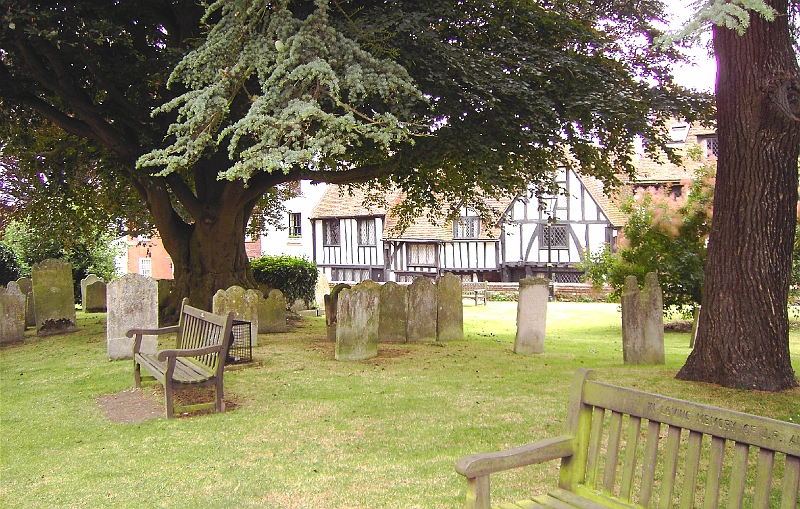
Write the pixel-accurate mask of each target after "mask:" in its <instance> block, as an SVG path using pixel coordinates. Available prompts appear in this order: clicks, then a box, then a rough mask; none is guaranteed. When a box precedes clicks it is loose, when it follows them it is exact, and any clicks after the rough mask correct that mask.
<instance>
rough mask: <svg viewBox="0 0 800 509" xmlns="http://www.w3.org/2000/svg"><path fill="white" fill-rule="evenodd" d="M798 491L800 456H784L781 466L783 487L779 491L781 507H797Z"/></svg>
mask: <svg viewBox="0 0 800 509" xmlns="http://www.w3.org/2000/svg"><path fill="white" fill-rule="evenodd" d="M798 492H800V457H797V456H786V464H785V465H784V466H783V489H782V491H781V509H797V505H798V502H800V500H798Z"/></svg>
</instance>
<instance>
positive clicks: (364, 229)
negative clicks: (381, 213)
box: [358, 219, 375, 246]
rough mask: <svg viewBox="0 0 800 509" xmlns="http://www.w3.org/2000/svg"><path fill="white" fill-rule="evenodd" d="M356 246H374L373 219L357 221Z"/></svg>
mask: <svg viewBox="0 0 800 509" xmlns="http://www.w3.org/2000/svg"><path fill="white" fill-rule="evenodd" d="M358 245H359V246H374V245H375V220H374V219H359V220H358Z"/></svg>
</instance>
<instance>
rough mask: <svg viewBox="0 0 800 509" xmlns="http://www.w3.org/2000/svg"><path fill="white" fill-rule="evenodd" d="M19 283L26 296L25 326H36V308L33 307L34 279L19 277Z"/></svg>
mask: <svg viewBox="0 0 800 509" xmlns="http://www.w3.org/2000/svg"><path fill="white" fill-rule="evenodd" d="M17 284H18V285H19V289H20V291H21V292H22V294H23V295H24V296H25V327H26V328H27V327H36V310H35V309H34V307H33V281H31V279H30V278H27V277H21V278H19V279H17Z"/></svg>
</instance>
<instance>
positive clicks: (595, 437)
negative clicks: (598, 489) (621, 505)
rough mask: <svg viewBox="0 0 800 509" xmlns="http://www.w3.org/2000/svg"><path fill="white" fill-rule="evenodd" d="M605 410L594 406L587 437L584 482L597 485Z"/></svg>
mask: <svg viewBox="0 0 800 509" xmlns="http://www.w3.org/2000/svg"><path fill="white" fill-rule="evenodd" d="M604 418H605V410H604V409H603V408H600V407H594V411H593V412H592V431H591V434H590V438H589V457H588V459H587V464H586V484H588V485H589V486H597V473H598V470H599V469H600V462H599V457H600V448H601V447H602V445H603V444H602V441H603V419H604Z"/></svg>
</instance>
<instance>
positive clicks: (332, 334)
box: [325, 283, 350, 343]
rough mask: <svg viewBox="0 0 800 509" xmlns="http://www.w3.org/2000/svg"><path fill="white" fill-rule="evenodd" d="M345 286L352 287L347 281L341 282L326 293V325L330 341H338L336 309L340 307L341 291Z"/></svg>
mask: <svg viewBox="0 0 800 509" xmlns="http://www.w3.org/2000/svg"><path fill="white" fill-rule="evenodd" d="M345 288H350V285H348V284H347V283H339V284H338V285H336V286H334V287H333V288H331V293H329V294H328V295H325V326H326V328H327V333H328V341H330V342H331V343H333V342H335V341H336V311H337V309H338V300H339V293H341V291H342V290H344V289H345Z"/></svg>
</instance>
